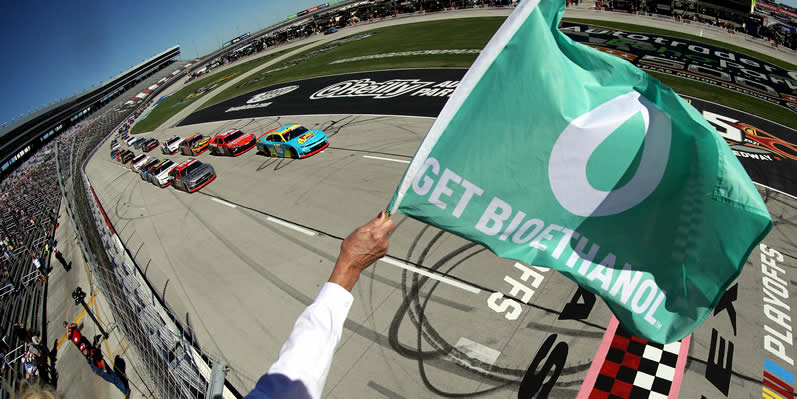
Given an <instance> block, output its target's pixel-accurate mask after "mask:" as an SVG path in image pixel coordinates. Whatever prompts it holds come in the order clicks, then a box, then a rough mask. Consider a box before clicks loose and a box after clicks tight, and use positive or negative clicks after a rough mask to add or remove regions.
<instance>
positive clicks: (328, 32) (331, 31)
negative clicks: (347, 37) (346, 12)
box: [324, 28, 338, 35]
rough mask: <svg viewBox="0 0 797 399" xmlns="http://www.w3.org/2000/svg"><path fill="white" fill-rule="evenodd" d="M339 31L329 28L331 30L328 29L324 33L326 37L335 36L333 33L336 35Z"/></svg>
mask: <svg viewBox="0 0 797 399" xmlns="http://www.w3.org/2000/svg"><path fill="white" fill-rule="evenodd" d="M337 31H338V30H337V29H335V28H329V29H327V30H325V31H324V35H331V34H333V33H336V32H337Z"/></svg>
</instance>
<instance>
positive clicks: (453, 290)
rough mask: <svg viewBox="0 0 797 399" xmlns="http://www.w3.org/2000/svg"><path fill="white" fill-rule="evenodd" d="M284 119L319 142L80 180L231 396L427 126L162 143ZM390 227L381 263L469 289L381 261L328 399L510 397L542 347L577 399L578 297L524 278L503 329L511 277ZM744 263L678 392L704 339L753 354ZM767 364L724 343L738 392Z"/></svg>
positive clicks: (581, 367)
mask: <svg viewBox="0 0 797 399" xmlns="http://www.w3.org/2000/svg"><path fill="white" fill-rule="evenodd" d="M293 121H298V122H301V123H303V124H305V125H306V126H312V127H318V128H321V129H323V130H325V131H326V132H327V133H328V134H329V136H330V143H331V146H330V147H329V148H328V149H327V150H325V151H324V152H322V153H320V154H317V155H315V156H313V157H310V158H308V159H305V160H299V161H297V160H282V159H274V158H267V157H264V156H263V155H261V154H257V153H256V152H255V150H252V151H250V152H248V153H246V154H244V155H242V156H239V157H236V158H227V157H215V156H211V155H209V154H207V153H205V154H202V155H200V156H199V157H198V158H199V159H201V160H203V161H208V162H210V163H211V164H213V166H214V168H216V170H217V173H218V176H219V178H218V179H216V181H214V182H213V183H211V184H210V185H208V186H207V187H206V188H204V189H203V190H202V191H201V192H198V193H195V194H193V195H188V194H185V193H182V192H178V191H176V190H173V189H172V188H167V189H163V190H161V189H158V188H157V187H155V186H152V185H151V184H148V183H144V182H143V181H141V180H140V179H139V177H138V176H137V175H136V174H134V173H132V172H130V171H129V170H126V169H123V168H122V167H120V166H119V165H118V164H117V163H116V162H115V161H111V160H110V159H108V157H107V155H105V154H104V152H107V151H104V152H99V153H98V155H97V156H96V157H95V159H93V160H92V161H91V162H90V163H89V165H88V167H87V172H88V175H89V178H90V180H91V181H92V184H93V185H94V186H95V187H97V188H98V189H97V194H98V196H99V197H100V200H101V201H102V203H103V204H104V206H105V208H106V209H108V210H109V217H110V218H111V219H112V222H113V223H114V224H115V225H116V226H117V229H118V230H119V232H120V235H121V237H122V238H123V239H124V241H125V243H126V245H127V246H128V247H129V248H130V250H131V252H132V253H133V254H134V255H135V258H136V260H137V262H138V263H139V265H141V267H142V268H143V269H144V270H145V272H146V275H147V277H148V278H149V279H150V281H152V282H153V286H154V287H155V288H156V289H157V290H158V291H159V292H161V293H162V294H163V298H164V299H165V301H166V303H167V304H168V306H170V308H171V309H172V311H173V312H174V313H175V314H177V315H180V316H181V317H183V318H184V321H185V322H186V324H187V325H190V326H191V327H192V328H193V333H194V335H195V336H196V337H197V339H198V341H199V343H200V345H201V346H202V348H203V349H204V350H207V351H209V352H210V353H213V354H215V355H218V356H219V357H223V358H225V359H227V360H228V361H229V363H230V364H231V366H232V368H233V371H232V372H231V373H230V375H229V377H230V380H231V382H233V383H234V384H235V385H236V386H237V387H238V388H239V389H240V390H242V391H246V390H247V389H249V388H250V387H251V386H253V385H254V382H255V380H256V378H257V377H258V376H259V375H260V374H261V373H262V372H264V371H265V370H266V368H267V367H268V365H269V364H270V363H271V362H272V361H273V360H274V359H275V357H276V354H277V353H278V350H279V347H280V345H281V343H282V340H283V339H284V338H285V337H286V336H287V334H288V333H289V331H290V328H291V326H292V324H293V321H294V320H295V318H296V316H297V315H298V314H299V313H300V312H301V310H302V309H303V308H304V307H305V306H306V305H307V304H309V303H310V302H311V301H312V299H313V298H314V296H315V294H316V292H317V290H318V288H319V287H320V284H321V283H322V282H323V281H326V279H327V277H328V275H329V272H330V270H331V267H332V265H333V263H334V259H335V256H336V254H337V248H338V246H339V245H340V238H341V237H344V236H345V235H346V234H348V232H350V231H351V230H352V229H353V228H355V227H356V226H357V225H358V224H360V223H362V221H365V220H368V219H369V218H371V217H373V215H374V214H375V213H376V212H378V211H379V210H380V209H382V208H383V207H384V206H385V205H386V202H387V200H388V198H389V197H390V195H391V194H392V192H393V190H394V188H395V185H396V184H397V182H398V181H399V179H400V178H401V175H402V174H403V172H404V169H405V167H406V162H407V161H408V160H409V159H410V158H411V156H412V154H413V153H414V151H415V148H416V147H417V146H418V145H419V143H420V141H421V140H422V138H423V136H424V134H425V132H426V131H427V130H428V128H429V127H430V126H431V123H432V122H433V119H432V118H411V117H390V116H370V115H368V116H365V115H363V116H356V115H351V116H340V115H334V116H323V115H322V116H303V117H300V116H296V117H275V118H261V119H247V120H237V121H227V122H216V123H208V124H203V125H198V126H187V127H180V128H175V129H171V130H170V131H169V132H168V134H178V135H181V136H186V135H188V134H190V133H193V132H195V131H199V132H202V133H205V134H213V133H216V132H218V131H221V130H223V129H226V128H230V127H238V128H242V129H244V130H245V131H254V132H262V131H265V130H267V129H269V128H272V127H276V126H278V125H281V124H283V123H286V122H293ZM165 136H166V134H161V135H159V134H155V135H154V137H157V138H159V139H163V138H164V137H165ZM104 145H106V147H107V144H104ZM153 154H154V152H153ZM161 158H162V157H161ZM170 158H173V159H185V158H186V157H183V156H179V155H178V156H171V157H170ZM767 199H768V204H769V205H770V207H771V209H772V211H773V217H775V218H776V221H777V225H776V229H775V230H774V231H773V233H771V234H770V236H769V237H768V238H767V240H765V243H767V245H770V246H772V247H773V248H776V249H778V250H779V251H781V252H783V253H784V254H785V255H788V256H794V255H797V250H795V248H797V243H795V242H794V241H795V240H794V238H793V237H797V231H796V230H797V229H796V227H797V226H795V224H794V220H795V218H796V217H797V212H795V206H794V204H793V203H792V202H791V201H790V200H788V199H787V198H786V197H785V196H782V195H780V194H777V193H774V192H773V193H770V194H768V196H767ZM397 220H398V222H399V228H398V229H397V231H396V233H395V234H394V236H393V237H392V239H391V251H390V255H391V256H393V257H394V258H396V259H398V260H404V261H407V262H409V263H411V264H417V265H421V266H422V267H423V268H425V269H426V270H429V269H432V270H434V271H435V272H436V273H442V274H444V275H448V276H451V277H452V280H453V281H454V282H460V283H464V285H465V286H467V287H470V290H469V289H467V287H465V288H463V287H461V286H458V285H457V284H456V283H454V284H452V283H451V281H448V282H440V281H439V280H436V279H429V278H427V277H426V276H423V275H418V274H417V273H414V272H409V271H407V270H406V269H403V268H401V267H396V266H395V264H389V263H385V262H379V263H378V264H377V265H376V266H375V267H374V268H373V269H371V270H370V271H369V273H367V277H366V278H365V279H364V280H363V281H362V282H361V283H360V284H359V285H358V286H357V288H356V289H355V293H354V294H355V298H356V299H355V305H354V307H353V309H352V312H351V315H350V317H349V320H348V321H347V323H346V329H345V333H344V337H343V339H342V342H341V346H340V348H339V350H338V354H337V355H336V359H335V363H334V366H333V369H332V371H331V373H330V378H329V382H328V385H327V391H326V392H327V394H328V395H329V397H374V396H378V395H374V393H373V392H370V391H376V392H377V393H379V394H380V395H388V396H390V395H392V394H389V393H390V392H392V393H394V394H397V395H399V396H396V397H407V398H421V397H437V396H438V395H444V396H446V395H448V394H464V395H466V396H468V395H475V394H476V393H477V392H482V391H486V392H483V393H482V394H483V395H484V396H486V397H510V396H512V395H514V392H517V391H518V389H519V386H520V381H521V380H522V379H523V376H524V375H525V373H526V369H527V368H528V366H529V363H530V362H531V360H532V359H533V358H534V357H535V354H536V353H537V351H538V349H539V348H540V347H544V346H545V345H543V343H545V341H546V340H547V339H548V338H549V337H552V336H554V335H556V337H554V338H553V340H554V341H555V342H556V343H557V344H558V343H564V344H565V346H566V347H567V349H568V350H567V351H566V354H565V356H564V358H562V359H561V362H562V366H563V367H562V371H561V374H560V376H559V378H558V379H557V382H556V385H555V387H554V389H553V391H552V392H551V397H574V396H575V395H576V393H577V392H578V390H579V388H580V386H581V381H583V380H584V378H585V376H586V374H587V370H588V369H589V367H590V364H591V362H592V359H593V357H594V356H595V351H596V350H597V348H598V346H599V344H600V342H601V338H602V337H603V334H604V329H605V326H606V325H607V324H608V322H609V319H610V313H609V311H608V309H607V308H606V306H605V305H604V304H603V303H602V302H601V301H597V302H595V303H594V304H592V305H581V306H578V305H577V304H584V303H589V300H588V299H587V298H581V297H579V295H578V287H577V286H575V285H574V284H573V283H572V282H570V281H569V280H567V279H566V278H564V277H562V276H560V275H559V274H557V273H554V272H542V271H537V273H536V275H538V276H541V278H540V279H539V281H535V283H536V287H533V296H532V298H531V300H530V301H529V302H530V305H529V306H523V307H521V309H522V310H521V311H520V314H519V315H518V317H517V318H515V319H513V320H509V319H507V317H506V314H507V313H508V312H506V311H502V312H496V311H494V310H492V309H491V308H490V306H488V298H489V296H490V295H491V294H492V291H499V292H503V293H504V295H506V296H509V293H510V289H511V288H512V287H511V286H510V285H508V284H507V280H506V278H510V279H515V280H516V281H520V278H521V274H522V270H521V269H519V268H518V267H516V266H515V265H514V263H513V262H510V261H507V260H504V259H500V258H497V257H495V256H494V255H492V254H491V253H490V252H489V251H486V250H484V249H483V248H481V247H476V246H473V245H472V244H471V243H469V242H466V241H464V240H462V239H460V238H457V237H454V236H452V235H450V234H447V233H443V232H440V231H439V230H436V229H434V228H430V227H428V226H425V225H422V224H421V223H419V222H416V221H414V220H411V219H406V218H404V217H402V216H399V217H398V219H397ZM284 222H287V224H286V223H284ZM757 253H758V252H757V251H756V252H754V255H753V257H751V259H752V260H753V262H750V264H749V265H748V267H747V268H746V269H745V272H744V274H743V276H742V278H740V285H741V286H740V288H741V290H740V294H739V301H738V302H735V303H734V305H735V311H736V313H735V315H734V316H735V317H738V318H739V320H740V321H739V322H738V328H737V329H733V328H732V326H731V325H730V323H728V321H727V319H728V317H727V316H725V315H724V314H720V315H718V316H717V317H716V318H712V319H709V321H707V322H706V323H705V324H704V326H702V327H701V328H700V329H699V330H698V331H697V332H696V333H695V335H694V336H693V341H692V342H693V344H692V346H691V350H690V358H689V363H688V366H687V369H686V376H685V377H684V378H685V380H686V381H688V383H685V385H684V387H683V388H682V391H683V394H686V393H690V394H698V393H700V394H706V393H708V392H712V391H713V390H715V389H716V388H715V387H714V386H713V384H712V383H711V381H710V380H707V379H706V378H705V377H704V375H705V373H706V372H705V370H706V367H707V366H706V365H707V364H711V363H710V361H709V360H708V350H709V348H710V347H711V335H712V329H714V328H716V329H717V331H719V332H720V334H722V335H721V336H722V337H724V339H727V340H735V341H736V342H739V343H741V342H748V341H745V340H742V337H746V338H747V340H749V342H760V341H761V338H760V335H761V333H762V332H761V327H760V325H761V324H762V323H763V321H762V318H763V316H762V314H761V306H762V304H763V302H762V298H761V295H760V293H761V276H760V264H759V263H756V262H755V260H756V256H757V255H756V254H757ZM794 260H795V259H794V258H787V259H786V260H785V264H784V265H782V266H787V265H791V266H797V264H795V263H794ZM789 262H791V263H789ZM486 270H489V272H485V271H486ZM789 270H790V269H789ZM435 276H436V275H435ZM530 281H531V280H530ZM474 291H478V293H475V292H474ZM571 301H574V305H572V306H570V307H568V306H567V304H568V302H571ZM563 313H564V314H563ZM734 332H735V333H734ZM715 339H716V338H715ZM472 342H475V343H477V344H471V343H472ZM549 346H550V345H549ZM474 348H475V349H474ZM544 349H545V348H544ZM548 349H550V348H548ZM553 353H554V351H551V354H553ZM496 354H497V357H496ZM546 354H547V351H546V352H545V353H543V355H546ZM560 354H561V352H560ZM764 355H765V353H764V351H763V350H762V347H761V346H760V345H758V346H743V345H738V346H737V347H736V354H735V356H736V359H759V360H757V361H755V362H751V363H750V364H747V363H745V364H739V361H738V360H737V363H735V364H734V365H733V367H732V372H731V375H732V381H734V383H736V384H738V386H737V387H738V389H739V391H740V392H744V393H745V396H747V395H749V394H750V393H751V392H754V391H755V390H756V389H758V390H760V383H756V381H760V379H761V375H762V371H761V368H762V362H763V360H762V359H763V356H764ZM551 356H553V355H551ZM707 397H708V396H707ZM712 397H721V396H712Z"/></svg>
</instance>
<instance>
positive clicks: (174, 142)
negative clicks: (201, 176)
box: [161, 136, 183, 155]
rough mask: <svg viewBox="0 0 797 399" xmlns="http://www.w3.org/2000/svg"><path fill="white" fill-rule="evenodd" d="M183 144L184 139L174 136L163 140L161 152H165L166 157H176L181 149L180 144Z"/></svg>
mask: <svg viewBox="0 0 797 399" xmlns="http://www.w3.org/2000/svg"><path fill="white" fill-rule="evenodd" d="M182 142H183V139H181V138H179V137H177V136H172V137H169V138H168V139H166V140H163V144H161V151H163V153H164V154H166V155H174V154H176V153H177V151H178V150H179V149H180V143H182Z"/></svg>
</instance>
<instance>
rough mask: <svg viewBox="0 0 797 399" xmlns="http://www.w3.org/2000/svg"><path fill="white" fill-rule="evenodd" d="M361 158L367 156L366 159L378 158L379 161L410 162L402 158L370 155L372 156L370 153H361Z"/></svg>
mask: <svg viewBox="0 0 797 399" xmlns="http://www.w3.org/2000/svg"><path fill="white" fill-rule="evenodd" d="M363 158H368V159H378V160H380V161H390V162H399V163H406V164H408V163H410V161H405V160H403V159H393V158H382V157H372V156H370V155H363Z"/></svg>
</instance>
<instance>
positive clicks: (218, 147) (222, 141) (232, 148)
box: [208, 129, 255, 157]
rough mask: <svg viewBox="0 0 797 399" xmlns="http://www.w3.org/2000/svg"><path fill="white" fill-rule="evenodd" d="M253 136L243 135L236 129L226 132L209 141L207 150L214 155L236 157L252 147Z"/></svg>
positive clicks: (249, 134) (253, 142)
mask: <svg viewBox="0 0 797 399" xmlns="http://www.w3.org/2000/svg"><path fill="white" fill-rule="evenodd" d="M254 144H255V135H254V134H252V133H244V132H242V131H240V130H238V129H232V130H228V131H226V132H224V133H220V134H217V135H216V136H213V138H212V139H210V143H209V144H208V148H210V153H211V154H214V155H231V156H234V157H237V156H238V155H241V154H243V153H245V152H247V151H249V150H251V149H252V148H253V147H254Z"/></svg>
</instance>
